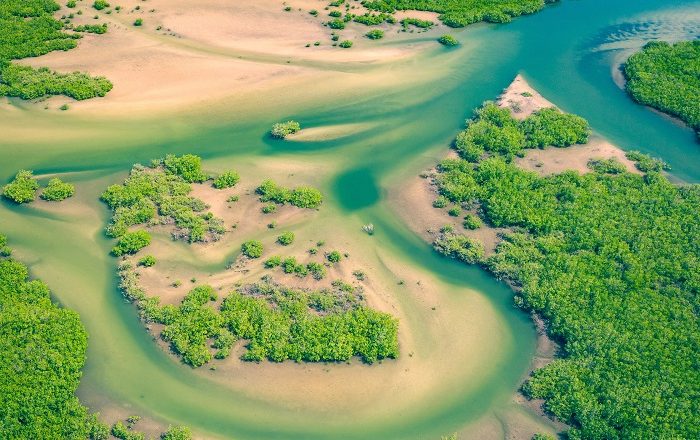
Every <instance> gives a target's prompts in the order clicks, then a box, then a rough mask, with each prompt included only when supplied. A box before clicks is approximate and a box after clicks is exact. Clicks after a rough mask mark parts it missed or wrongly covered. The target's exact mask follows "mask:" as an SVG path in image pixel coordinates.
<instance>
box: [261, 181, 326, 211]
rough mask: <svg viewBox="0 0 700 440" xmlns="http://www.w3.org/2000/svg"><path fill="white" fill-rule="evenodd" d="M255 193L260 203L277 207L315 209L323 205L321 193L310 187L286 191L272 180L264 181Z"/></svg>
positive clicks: (286, 189)
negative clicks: (285, 205)
mask: <svg viewBox="0 0 700 440" xmlns="http://www.w3.org/2000/svg"><path fill="white" fill-rule="evenodd" d="M255 191H256V192H257V193H258V194H259V195H260V201H261V202H274V203H277V204H279V205H284V204H286V203H289V204H290V205H292V206H296V207H297V208H306V209H317V208H318V207H320V206H321V203H323V196H322V195H321V192H320V191H319V190H317V189H316V188H312V187H310V186H300V187H297V188H294V189H288V188H284V187H282V186H279V185H277V184H276V183H275V182H273V181H272V180H265V181H263V182H262V183H261V184H260V186H258V188H257V189H256V190H255Z"/></svg>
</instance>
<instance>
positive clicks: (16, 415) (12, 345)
mask: <svg viewBox="0 0 700 440" xmlns="http://www.w3.org/2000/svg"><path fill="white" fill-rule="evenodd" d="M5 243H6V239H5V237H4V236H1V235H0V247H4V246H5ZM27 278H28V271H27V268H26V267H25V266H24V265H23V264H21V263H19V262H17V261H13V260H9V259H0V438H3V439H16V440H20V439H27V440H35V439H56V440H58V439H85V438H87V436H88V433H89V432H90V430H91V428H90V425H91V423H92V421H93V420H94V419H93V418H92V417H89V416H88V414H87V410H86V408H85V407H83V406H82V405H81V404H80V402H79V401H78V399H77V398H76V396H75V390H76V389H77V387H78V383H79V381H80V376H81V369H82V367H83V363H84V362H85V350H86V348H87V334H86V332H85V329H84V328H83V325H82V324H81V323H80V320H79V318H78V315H77V314H76V313H75V312H73V311H70V310H66V309H63V308H60V307H57V306H56V305H55V304H53V303H52V302H51V298H50V292H49V289H48V287H47V286H46V285H45V284H44V283H42V282H41V281H38V280H33V281H28V279H27Z"/></svg>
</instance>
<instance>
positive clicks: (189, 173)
mask: <svg viewBox="0 0 700 440" xmlns="http://www.w3.org/2000/svg"><path fill="white" fill-rule="evenodd" d="M152 165H153V167H154V168H153V169H145V168H144V167H142V166H139V165H135V166H134V167H133V168H132V170H131V173H130V174H129V177H127V178H126V180H125V181H124V183H122V184H118V185H112V186H110V187H109V188H107V190H106V191H105V192H104V193H102V196H101V200H102V201H104V202H105V203H106V204H107V205H108V206H109V207H110V208H111V209H112V219H111V221H110V223H109V225H108V226H107V230H106V232H107V235H108V236H110V237H120V236H122V235H123V234H125V233H126V232H127V231H128V229H129V228H130V227H131V226H135V225H141V224H147V225H155V224H163V225H167V224H174V226H175V228H174V229H173V231H172V234H173V237H174V238H176V239H180V238H182V239H186V240H187V241H189V242H190V243H192V242H197V241H208V240H218V238H219V237H220V236H221V235H222V234H223V233H224V228H223V221H222V220H221V219H219V218H217V217H214V216H213V215H212V214H211V213H210V212H206V213H205V212H204V211H205V210H206V208H207V206H206V205H205V204H204V202H203V201H202V200H200V199H197V198H194V197H191V196H189V195H188V194H189V193H190V192H191V191H192V186H191V185H190V182H198V181H203V180H205V179H206V175H205V174H204V173H203V172H202V170H201V159H200V158H199V157H197V156H193V155H184V156H172V155H169V156H167V157H166V158H165V159H164V160H156V161H154V162H153V164H152Z"/></svg>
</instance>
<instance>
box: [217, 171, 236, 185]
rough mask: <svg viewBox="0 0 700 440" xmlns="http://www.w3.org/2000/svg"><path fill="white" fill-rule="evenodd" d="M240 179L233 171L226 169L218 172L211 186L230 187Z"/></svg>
mask: <svg viewBox="0 0 700 440" xmlns="http://www.w3.org/2000/svg"><path fill="white" fill-rule="evenodd" d="M240 180H241V176H239V175H238V173H237V172H235V171H226V172H224V173H221V174H219V175H218V176H217V177H216V179H214V183H213V186H214V188H216V189H224V188H231V187H233V186H236V184H237V183H238V182H239V181H240Z"/></svg>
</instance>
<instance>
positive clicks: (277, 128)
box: [270, 121, 301, 139]
mask: <svg viewBox="0 0 700 440" xmlns="http://www.w3.org/2000/svg"><path fill="white" fill-rule="evenodd" d="M299 130H301V124H299V123H298V122H297V121H287V122H278V123H276V124H274V125H273V126H272V130H270V134H271V135H272V137H274V138H277V139H284V138H286V137H287V136H289V135H290V134H294V133H298V132H299Z"/></svg>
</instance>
